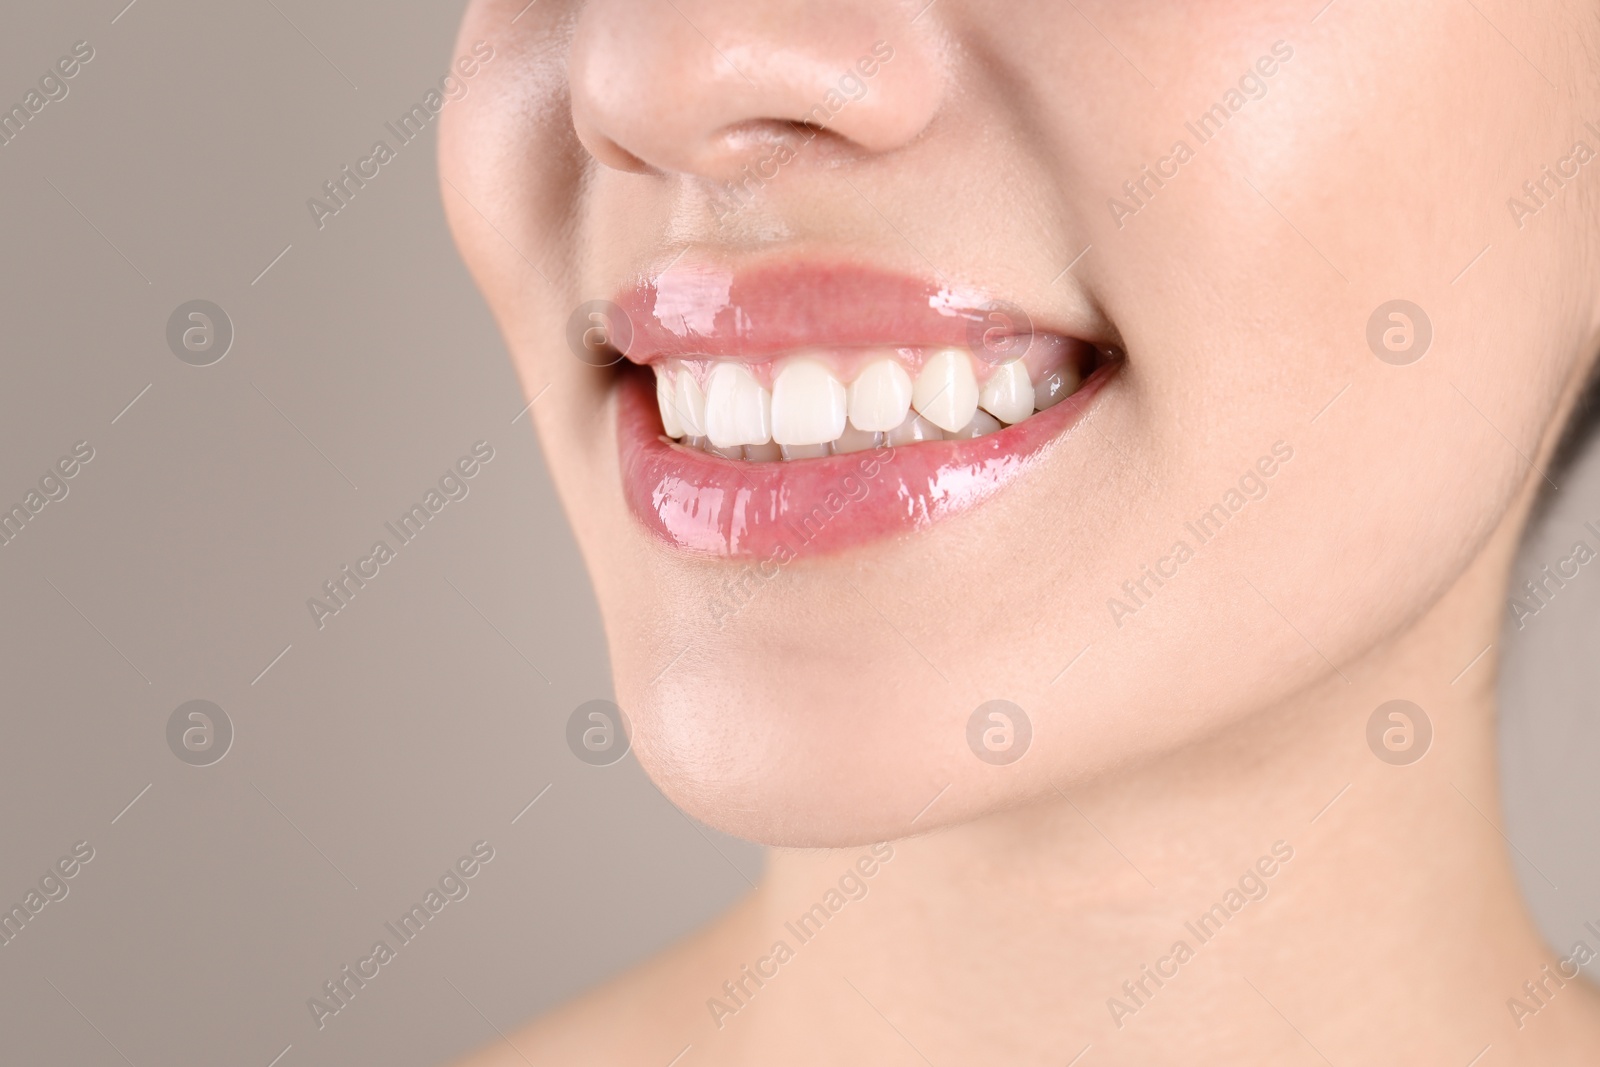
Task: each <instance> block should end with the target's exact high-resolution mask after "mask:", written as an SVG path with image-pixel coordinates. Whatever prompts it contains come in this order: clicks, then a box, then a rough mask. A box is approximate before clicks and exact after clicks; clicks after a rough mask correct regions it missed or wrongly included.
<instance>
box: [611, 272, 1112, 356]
mask: <svg viewBox="0 0 1600 1067" xmlns="http://www.w3.org/2000/svg"><path fill="white" fill-rule="evenodd" d="M613 302H614V303H615V304H616V305H617V307H618V308H619V309H620V310H621V311H622V313H623V314H624V315H625V316H626V318H627V320H628V325H629V327H630V333H631V337H630V338H629V340H628V342H627V344H626V347H624V348H623V355H625V356H626V357H627V358H628V359H629V360H631V361H633V362H635V363H641V364H644V363H651V362H654V361H657V360H661V359H666V358H669V357H700V358H711V359H723V360H739V361H744V362H751V363H755V362H761V361H764V360H768V359H771V358H773V357H774V356H777V355H780V354H783V353H786V352H792V351H795V350H797V349H804V348H819V347H828V348H844V347H858V346H869V345H886V346H896V347H911V346H928V347H943V346H972V345H974V343H975V342H976V341H977V339H978V338H979V337H981V336H982V334H983V333H984V331H986V330H987V331H1000V332H1003V333H1004V332H1012V333H1024V332H1028V331H1037V332H1041V333H1042V332H1049V333H1057V334H1062V335H1065V336H1074V337H1077V338H1079V339H1082V340H1093V338H1090V337H1088V336H1087V333H1088V331H1087V330H1081V329H1080V330H1074V329H1072V328H1070V327H1069V328H1048V329H1047V328H1046V327H1045V326H1044V325H1042V324H1040V323H1038V322H1037V320H1036V313H1034V312H1032V311H1029V310H1025V309H1023V308H1020V307H1018V306H1016V305H1012V304H1010V303H1008V302H1005V301H1002V300H998V299H996V298H995V297H993V296H992V295H990V294H988V293H985V292H984V291H982V290H980V289H977V288H976V287H972V288H966V287H960V286H956V285H947V284H944V283H940V282H931V281H928V280H925V279H922V278H916V277H912V276H909V275H905V274H901V273H897V272H894V271H888V270H884V269H881V268H878V267H873V266H868V265H864V264H860V263H854V262H849V261H807V260H801V261H787V260H786V261H783V262H763V263H758V264H755V265H752V266H749V267H745V268H734V267H729V266H724V265H718V264H713V263H706V262H677V263H675V264H674V265H672V266H671V267H669V268H667V269H666V270H664V271H661V272H659V273H657V274H654V275H649V276H646V277H643V278H641V279H639V280H638V281H637V282H635V283H634V284H632V285H630V286H627V287H626V288H624V289H622V290H621V291H620V292H618V293H617V294H616V296H615V298H614V301H613Z"/></svg>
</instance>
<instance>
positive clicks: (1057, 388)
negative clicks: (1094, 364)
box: [1033, 367, 1078, 411]
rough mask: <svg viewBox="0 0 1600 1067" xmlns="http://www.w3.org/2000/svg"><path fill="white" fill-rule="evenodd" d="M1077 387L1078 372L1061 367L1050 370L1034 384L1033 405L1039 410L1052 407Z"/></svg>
mask: <svg viewBox="0 0 1600 1067" xmlns="http://www.w3.org/2000/svg"><path fill="white" fill-rule="evenodd" d="M1077 388H1078V372H1077V371H1076V370H1074V369H1073V368H1071V367H1062V368H1061V369H1060V370H1054V371H1051V372H1050V373H1049V374H1046V375H1045V376H1044V377H1043V378H1040V379H1039V381H1038V383H1037V384H1035V385H1034V387H1033V406H1034V407H1035V408H1036V409H1037V410H1039V411H1043V410H1044V409H1045V408H1049V407H1054V406H1055V405H1057V404H1059V403H1061V401H1063V400H1065V399H1066V398H1067V397H1069V396H1071V395H1072V394H1073V393H1074V392H1075V391H1076V390H1077Z"/></svg>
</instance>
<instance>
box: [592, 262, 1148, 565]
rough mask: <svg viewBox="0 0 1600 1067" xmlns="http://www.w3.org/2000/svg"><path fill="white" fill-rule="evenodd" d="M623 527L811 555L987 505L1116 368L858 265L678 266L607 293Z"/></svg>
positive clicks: (1092, 352) (1090, 348) (976, 305)
mask: <svg viewBox="0 0 1600 1067" xmlns="http://www.w3.org/2000/svg"><path fill="white" fill-rule="evenodd" d="M618 306H619V307H621V308H622V309H623V310H624V311H625V313H626V314H627V317H628V322H629V324H630V327H631V329H630V336H629V338H628V342H629V343H628V345H627V349H626V355H627V358H628V359H629V360H630V361H631V362H633V363H634V364H638V365H639V366H638V367H637V368H631V369H630V370H629V371H628V372H626V373H624V375H623V379H624V380H623V383H622V389H621V398H620V404H619V409H618V436H619V445H620V452H621V457H622V469H623V478H624V489H625V492H626V494H627V497H628V500H629V504H630V506H631V508H632V510H633V512H634V514H635V515H636V516H637V517H638V518H639V519H640V520H641V521H642V522H643V523H644V525H645V526H646V527H647V528H648V529H649V530H650V531H651V532H652V533H654V534H656V535H657V536H658V537H659V538H660V539H662V540H664V541H667V542H669V543H670V544H673V545H674V546H677V547H679V548H683V549H688V550H691V551H696V552H700V553H705V554H710V555H716V556H768V555H772V554H782V552H783V550H784V549H786V548H787V549H788V550H789V551H791V552H793V553H794V554H795V555H800V554H816V553H822V552H828V551H836V550H839V549H843V548H848V547H850V546H852V545H855V544H858V543H861V542H864V541H867V540H871V539H875V538H881V537H886V536H892V535H894V534H896V533H903V532H907V531H911V530H915V529H919V528H921V527H923V526H926V525H927V524H929V523H931V522H933V521H935V520H937V519H939V518H941V517H943V516H946V515H949V514H953V513H955V512H958V511H963V510H965V509H967V508H968V507H970V506H971V505H973V504H975V503H977V502H978V501H980V500H982V499H984V498H986V497H988V496H990V495H992V494H993V493H994V492H996V491H997V490H998V489H999V488H1000V487H1001V486H1003V485H1004V484H1006V483H1008V482H1009V481H1011V480H1012V479H1013V478H1014V477H1016V476H1017V475H1018V474H1020V473H1021V472H1022V471H1023V470H1024V469H1026V468H1027V467H1028V466H1030V465H1031V464H1032V462H1034V460H1035V458H1036V457H1037V454H1038V453H1039V452H1040V451H1041V450H1042V449H1043V448H1044V447H1045V446H1046V445H1048V444H1049V443H1050V442H1051V441H1053V440H1054V439H1056V438H1057V437H1059V436H1060V435H1061V434H1062V433H1063V432H1064V431H1065V430H1066V429H1067V428H1068V427H1070V426H1072V425H1074V424H1075V423H1076V422H1077V421H1078V419H1079V417H1080V416H1081V415H1082V413H1083V412H1084V411H1085V410H1087V407H1088V405H1089V403H1090V401H1091V400H1092V398H1093V396H1094V395H1095V394H1096V393H1097V392H1098V390H1099V387H1100V385H1102V384H1103V383H1104V382H1105V381H1106V380H1107V379H1108V378H1109V377H1110V375H1111V373H1112V372H1113V371H1114V369H1115V367H1116V366H1117V364H1118V358H1117V352H1116V351H1115V349H1114V348H1112V347H1110V346H1108V345H1105V344H1096V343H1094V342H1092V341H1089V340H1086V339H1082V338H1078V337H1073V336H1070V335H1068V334H1067V333H1065V332H1061V331H1047V330H1042V329H1035V328H1034V327H1033V325H1032V323H1031V322H1029V321H1028V320H1027V319H1026V316H1025V315H1024V314H1023V313H1021V312H1017V311H1012V310H999V309H996V308H995V307H994V306H993V305H991V304H989V303H987V302H984V301H981V300H979V299H977V298H975V297H973V296H970V295H963V294H956V293H952V292H950V291H948V290H946V289H941V288H939V287H935V286H929V285H927V284H926V283H922V282H919V281H916V280H914V279H909V278H904V277H902V276H898V275H886V274H882V273H879V272H876V271H871V270H868V269H865V268H858V267H827V268H815V267H807V266H801V267H784V268H780V269H776V270H772V269H769V270H767V271H764V272H759V273H750V274H743V275H738V276H735V275H733V274H731V273H726V272H715V271H705V270H692V271H687V272H684V273H682V274H679V275H676V276H667V275H663V276H661V277H658V278H656V279H655V280H654V281H653V282H652V283H646V284H642V285H640V286H639V287H637V288H636V289H634V290H632V291H630V292H628V293H624V294H622V297H621V299H619V301H618Z"/></svg>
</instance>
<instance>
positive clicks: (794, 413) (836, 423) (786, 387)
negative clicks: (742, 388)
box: [772, 359, 976, 445]
mask: <svg viewBox="0 0 1600 1067" xmlns="http://www.w3.org/2000/svg"><path fill="white" fill-rule="evenodd" d="M968 373H970V371H969V372H968ZM974 391H976V389H974ZM844 417H845V392H844V385H843V384H841V383H840V381H839V379H837V378H835V377H834V376H833V373H832V372H831V371H829V370H828V368H827V367H825V366H824V365H822V364H821V363H818V362H817V361H816V360H814V359H791V360H789V361H788V362H787V363H785V364H784V365H783V369H781V370H780V371H778V377H777V378H776V379H775V380H774V381H773V383H772V439H773V440H774V441H776V442H778V444H780V445H820V444H826V443H827V442H829V441H832V440H833V439H834V438H836V437H838V436H839V435H840V434H841V433H843V432H844Z"/></svg>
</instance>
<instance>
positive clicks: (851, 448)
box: [833, 426, 883, 456]
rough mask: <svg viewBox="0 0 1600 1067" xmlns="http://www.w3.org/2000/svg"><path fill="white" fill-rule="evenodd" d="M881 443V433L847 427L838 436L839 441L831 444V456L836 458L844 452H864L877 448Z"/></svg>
mask: <svg viewBox="0 0 1600 1067" xmlns="http://www.w3.org/2000/svg"><path fill="white" fill-rule="evenodd" d="M882 443H883V434H882V433H879V432H878V431H876V430H858V429H856V428H855V427H854V426H848V427H846V428H845V431H844V433H842V434H840V435H839V439H838V440H836V441H835V442H833V454H834V455H836V456H837V455H839V454H841V453H844V452H865V451H866V450H867V449H869V448H877V447H878V446H879V445H880V444H882Z"/></svg>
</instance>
